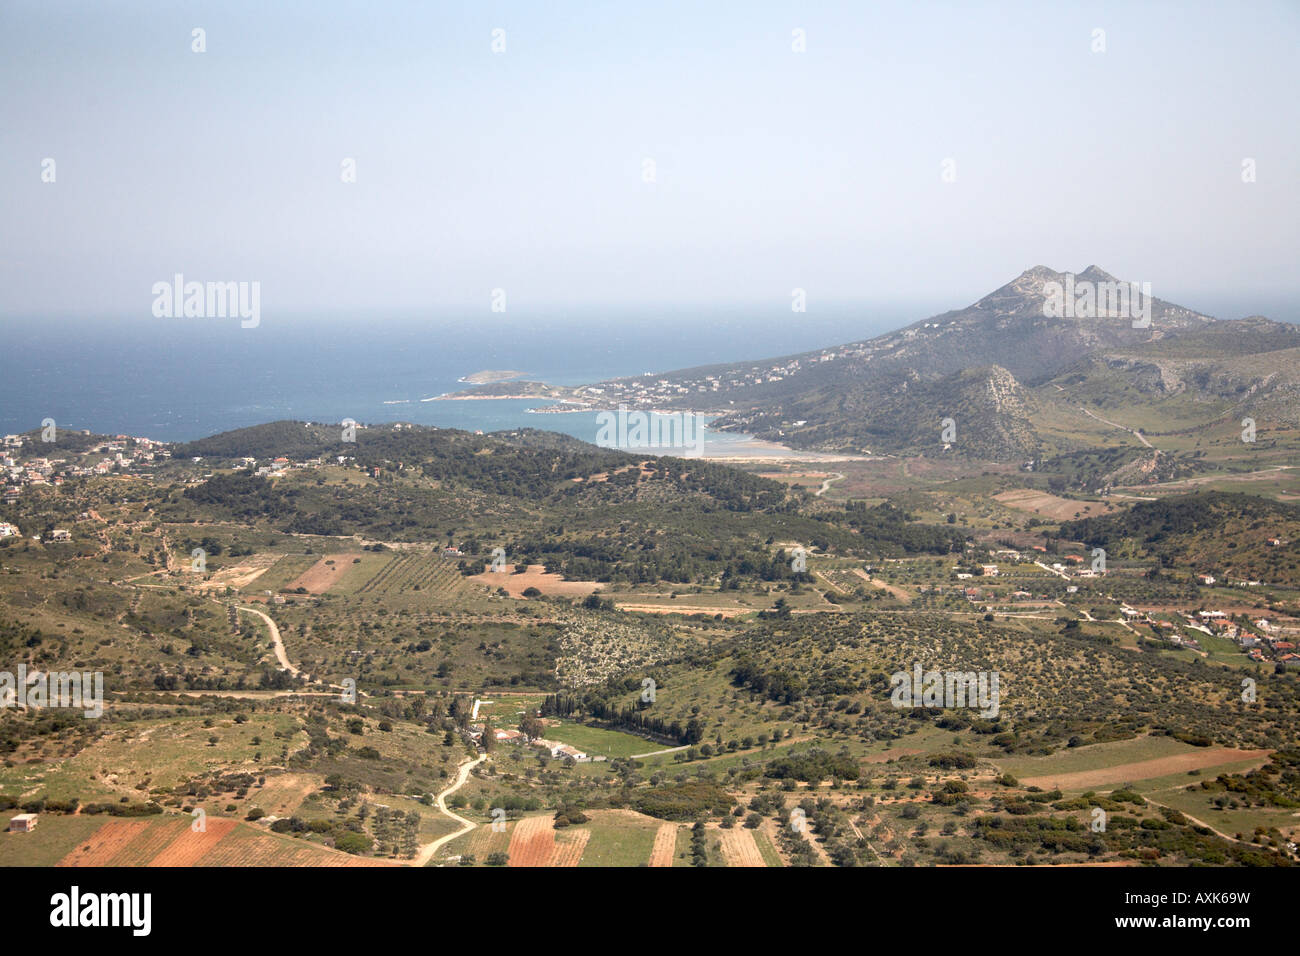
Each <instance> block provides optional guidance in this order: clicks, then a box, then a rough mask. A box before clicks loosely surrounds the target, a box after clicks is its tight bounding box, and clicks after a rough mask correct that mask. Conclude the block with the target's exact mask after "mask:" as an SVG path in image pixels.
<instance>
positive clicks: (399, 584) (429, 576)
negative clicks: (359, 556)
mask: <svg viewBox="0 0 1300 956" xmlns="http://www.w3.org/2000/svg"><path fill="white" fill-rule="evenodd" d="M363 576H364V577H363ZM471 588H472V585H470V584H468V583H467V582H466V581H465V578H464V576H463V575H461V573H460V572H459V571H457V570H456V565H455V564H453V563H452V562H451V561H448V560H446V559H445V558H443V557H442V556H441V555H437V554H433V553H432V552H427V551H404V552H402V553H400V554H394V555H391V556H389V558H388V560H387V561H385V562H383V563H382V564H380V565H379V566H378V567H376V566H375V564H374V563H373V562H364V561H363V562H362V563H361V564H358V565H354V566H353V567H352V568H351V569H349V570H348V571H347V572H346V573H345V574H344V575H343V577H342V579H341V580H340V581H339V583H338V590H340V591H342V592H350V593H354V594H360V595H366V596H373V597H388V596H392V595H398V594H402V595H409V594H414V593H419V594H420V595H421V596H422V597H426V598H428V599H431V600H438V601H443V600H445V601H455V600H456V599H458V598H460V597H463V596H465V595H466V594H468V593H470V592H471Z"/></svg>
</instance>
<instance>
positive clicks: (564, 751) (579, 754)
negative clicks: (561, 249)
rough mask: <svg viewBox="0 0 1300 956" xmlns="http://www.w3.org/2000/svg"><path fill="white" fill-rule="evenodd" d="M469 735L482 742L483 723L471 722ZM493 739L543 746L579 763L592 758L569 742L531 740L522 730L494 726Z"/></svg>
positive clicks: (500, 742)
mask: <svg viewBox="0 0 1300 956" xmlns="http://www.w3.org/2000/svg"><path fill="white" fill-rule="evenodd" d="M469 737H470V739H471V740H473V741H474V742H475V743H481V742H482V739H483V725H482V724H470V725H469ZM492 739H493V740H495V741H496V742H497V743H499V744H517V745H519V746H521V747H522V746H530V747H541V748H542V749H543V750H545V751H546V752H547V753H549V754H550V755H551V756H552V757H555V758H556V759H563V758H564V757H569V758H570V759H572V760H574V761H577V762H578V763H581V762H583V761H586V760H590V759H591V758H590V757H589V756H587V754H586V753H584V752H583V751H581V750H579V749H578V748H577V747H573V746H570V745H569V744H562V743H559V742H558V741H555V740H547V739H546V738H544V737H535V738H533V739H531V740H530V739H529V738H528V736H527V735H526V734H524V733H523V732H522V731H519V730H506V729H504V728H493V730H492Z"/></svg>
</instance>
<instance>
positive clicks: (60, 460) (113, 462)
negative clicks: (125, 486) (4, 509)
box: [0, 431, 170, 504]
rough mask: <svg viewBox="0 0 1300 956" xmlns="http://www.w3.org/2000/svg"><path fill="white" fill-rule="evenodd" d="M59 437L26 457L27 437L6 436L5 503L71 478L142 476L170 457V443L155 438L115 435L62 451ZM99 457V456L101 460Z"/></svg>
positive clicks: (0, 465)
mask: <svg viewBox="0 0 1300 956" xmlns="http://www.w3.org/2000/svg"><path fill="white" fill-rule="evenodd" d="M80 434H89V432H82V433H80ZM57 436H58V432H57V431H56V432H55V438H54V440H53V441H51V442H43V441H37V442H35V443H30V444H32V448H31V449H30V453H28V454H24V447H25V446H26V445H28V444H29V441H28V438H27V436H25V435H5V436H4V439H3V442H2V445H3V449H2V450H0V473H2V474H3V476H4V480H3V482H2V484H3V487H4V490H3V492H2V495H3V500H4V503H5V504H13V503H14V502H16V501H17V500H18V499H19V497H20V496H21V495H22V492H23V489H25V488H30V487H41V486H55V487H57V486H58V485H61V484H63V482H64V480H65V479H68V478H90V477H93V476H95V475H113V474H123V473H138V472H140V471H142V470H144V469H148V468H152V467H154V466H155V465H156V464H157V463H160V462H163V461H166V460H168V459H169V458H170V452H168V451H167V447H166V443H164V442H158V441H154V440H153V439H151V438H135V437H133V436H131V435H114V436H113V437H112V438H110V439H108V440H106V441H103V442H100V443H99V444H98V445H94V446H93V447H91V448H88V449H86V450H85V451H81V452H61V451H60V448H59V443H58V437H57ZM36 452H39V454H36ZM96 456H99V458H98V460H96Z"/></svg>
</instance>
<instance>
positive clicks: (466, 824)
mask: <svg viewBox="0 0 1300 956" xmlns="http://www.w3.org/2000/svg"><path fill="white" fill-rule="evenodd" d="M484 760H487V754H479V755H478V758H477V759H475V760H466V761H465V762H464V763H463V764H461V765H460V771H459V772H458V773H457V774H456V782H455V783H453V784H452V785H451V786H450V787H448V788H447V789H446V790H444V791H442V793H440V794H438V800H437V804H438V809H439V810H441V811H442V812H443V813H444V814H445V815H446V816H449V817H451V818H452V819H453V820H455V821H456V822H457V823H459V824H460V829H458V830H456V831H454V832H452V833H448V834H447V835H446V836H440V837H438V839H436V840H434V841H433V842H432V843H430V844H428V845H426V846H424V847H422V848H421V850H420V852H419V853H417V854H416V855H415V859H413V860H412V861H411V866H427V865H428V863H429V861H430V860H432V859H433V855H434V854H435V853H437V852H438V848H439V847H441V846H442V845H443V844H444V843H446V842H448V841H449V840H454V839H456V837H458V836H461V835H462V834H465V833H468V832H469V831H470V830H473V829H474V828H475V827H476V826H477V824H476V823H474V822H473V821H472V820H466V819H465V818H464V817H462V816H460V815H459V814H456V813H452V811H450V810H448V809H447V798H448V797H449V796H451V795H452V794H453V793H455V792H456V791H457V790H459V789H460V788H461V787H463V786H464V785H465V781H466V780H468V779H469V773H470V771H471V770H473V769H474V768H475V767H477V766H478V765H479V764H481V763H482V762H483V761H484Z"/></svg>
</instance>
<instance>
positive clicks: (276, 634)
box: [239, 607, 302, 677]
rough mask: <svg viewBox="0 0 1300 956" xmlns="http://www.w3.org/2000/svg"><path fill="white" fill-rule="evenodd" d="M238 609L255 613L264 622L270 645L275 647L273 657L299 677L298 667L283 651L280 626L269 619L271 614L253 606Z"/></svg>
mask: <svg viewBox="0 0 1300 956" xmlns="http://www.w3.org/2000/svg"><path fill="white" fill-rule="evenodd" d="M239 610H241V611H244V612H246V613H248V614H256V615H257V616H258V617H260V618H261V619H262V620H263V621H265V622H266V626H267V627H268V628H270V629H271V646H272V647H273V648H274V649H275V659H276V660H277V661H279V662H280V666H281V667H283V668H284V669H285V670H287V671H288V672H289V673H290V674H292V675H293V676H294V677H301V676H302V674H301V672H300V671H299V670H298V668H296V667H294V666H293V665H292V664H290V663H289V655H288V654H286V653H285V652H284V641H283V640H281V639H280V628H279V627H278V626H277V625H276V623H275V621H273V620H271V615H269V614H267V613H266V612H265V611H259V610H258V609H257V608H255V607H239Z"/></svg>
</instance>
